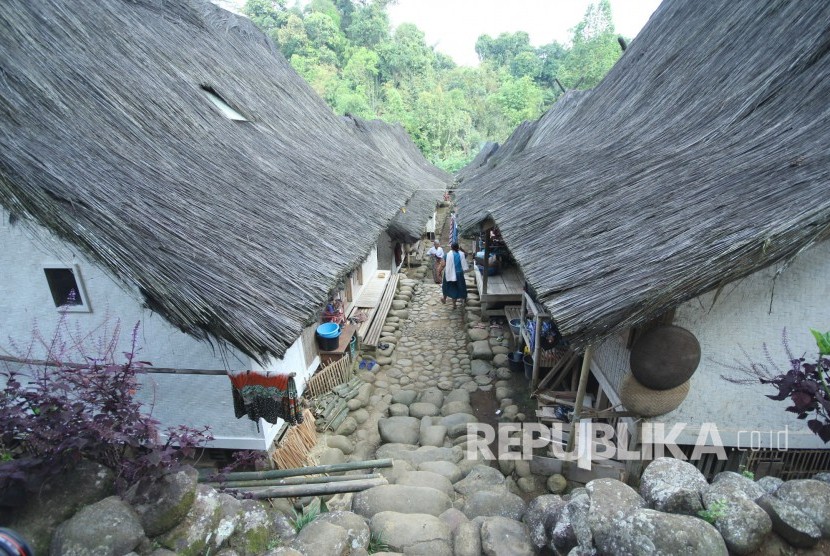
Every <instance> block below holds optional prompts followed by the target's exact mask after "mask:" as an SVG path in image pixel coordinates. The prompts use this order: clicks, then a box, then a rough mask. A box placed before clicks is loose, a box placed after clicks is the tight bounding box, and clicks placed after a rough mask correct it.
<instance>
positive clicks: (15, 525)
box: [4, 460, 115, 554]
mask: <svg viewBox="0 0 830 556" xmlns="http://www.w3.org/2000/svg"><path fill="white" fill-rule="evenodd" d="M114 482H115V474H114V473H113V472H112V471H111V470H110V469H109V468H107V467H104V466H103V465H101V464H98V463H95V462H91V461H87V460H82V461H80V462H78V464H77V465H76V466H75V467H74V468H73V469H71V470H68V471H65V472H63V473H60V474H58V475H55V476H53V477H50V478H48V479H46V480H45V481H43V483H42V484H41V485H39V487H38V489H37V491H36V492H34V493H31V494H27V493H26V492H25V490H24V489H23V487H21V490H20V493H21V497H22V498H21V499H20V500H26V504H25V505H24V506H22V507H16V508H15V509H14V511H13V513H12V515H11V518H10V520H9V522H8V523H6V524H4V525H6V526H8V527H10V528H12V529H14V530H15V531H17V532H18V533H20V534H21V535H22V536H23V538H25V539H26V540H28V541H29V544H31V545H32V548H33V549H34V551H35V553H36V554H48V552H49V545H50V543H51V540H52V534H53V532H54V531H55V529H56V528H57V527H58V525H60V524H61V523H63V522H64V521H66V520H67V519H69V518H70V517H72V516H73V515H74V514H75V513H76V512H77V511H78V510H79V509H81V508H83V507H84V506H87V505H89V504H92V503H95V502H97V501H99V500H101V499H103V498H106V497H107V496H109V495H110V494H113V492H114V486H113V485H114ZM6 501H7V502H8V500H6Z"/></svg>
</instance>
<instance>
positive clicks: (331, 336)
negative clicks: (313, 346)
mask: <svg viewBox="0 0 830 556" xmlns="http://www.w3.org/2000/svg"><path fill="white" fill-rule="evenodd" d="M339 344H340V325H338V324H337V323H334V322H325V323H323V324H321V325H320V326H318V327H317V346H318V347H319V348H320V351H336V350H337V346H338V345H339Z"/></svg>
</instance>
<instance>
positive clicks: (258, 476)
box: [199, 458, 392, 483]
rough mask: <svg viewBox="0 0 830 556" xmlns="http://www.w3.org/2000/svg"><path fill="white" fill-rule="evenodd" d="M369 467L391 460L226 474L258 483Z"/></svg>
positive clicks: (236, 479) (233, 479) (381, 464)
mask: <svg viewBox="0 0 830 556" xmlns="http://www.w3.org/2000/svg"><path fill="white" fill-rule="evenodd" d="M370 467H392V460H391V459H388V458H387V459H372V460H366V461H352V462H347V463H332V464H329V465H315V466H312V467H296V468H294V469H272V470H269V471H236V472H233V473H227V474H226V475H225V476H226V477H227V478H228V480H229V481H258V480H262V479H281V478H283V477H298V476H300V475H316V474H320V473H336V472H338V471H355V470H357V469H368V468H370ZM199 482H202V483H204V482H207V477H199Z"/></svg>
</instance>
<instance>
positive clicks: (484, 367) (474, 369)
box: [467, 359, 496, 401]
mask: <svg viewBox="0 0 830 556" xmlns="http://www.w3.org/2000/svg"><path fill="white" fill-rule="evenodd" d="M495 370H496V369H495V367H493V365H491V364H490V363H489V362H487V361H483V360H481V359H473V360H472V361H470V374H471V375H472V376H492V375H493V373H494V372H495ZM467 401H469V398H468V399H467Z"/></svg>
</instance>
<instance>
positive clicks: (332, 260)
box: [0, 0, 416, 358]
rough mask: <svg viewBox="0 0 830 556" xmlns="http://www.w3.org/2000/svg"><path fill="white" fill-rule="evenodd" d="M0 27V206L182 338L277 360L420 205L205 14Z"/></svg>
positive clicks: (179, 6)
mask: <svg viewBox="0 0 830 556" xmlns="http://www.w3.org/2000/svg"><path fill="white" fill-rule="evenodd" d="M0 29H2V33H0V67H2V68H3V72H4V80H3V82H2V83H0V106H2V107H3V109H2V110H0V205H2V206H4V207H6V208H7V209H8V210H9V211H10V212H11V213H13V214H15V215H16V216H20V217H28V218H29V219H31V221H32V222H36V223H38V224H40V225H43V226H45V227H47V228H48V229H49V230H51V231H52V232H53V233H54V234H55V235H56V236H58V237H60V238H62V239H64V240H67V241H68V242H70V243H71V244H73V245H75V246H77V247H78V248H80V250H82V251H83V252H84V253H85V254H86V255H88V256H89V257H90V258H91V259H92V260H93V261H94V262H96V263H98V264H100V265H101V266H102V267H104V268H106V269H107V270H109V271H110V272H111V273H112V274H113V275H114V276H116V277H118V278H119V279H121V280H123V281H124V282H125V283H126V284H127V285H129V286H130V287H134V288H136V289H138V290H139V291H140V292H141V293H142V295H143V296H144V298H145V302H146V303H147V305H148V306H150V307H152V308H153V309H154V310H156V311H157V312H159V313H160V314H161V315H162V316H164V317H165V318H166V319H167V320H169V321H170V322H171V323H173V324H174V325H176V326H178V327H180V328H181V329H182V330H184V331H186V332H188V333H191V334H193V335H196V336H199V337H206V336H213V337H216V338H218V339H220V340H221V341H225V342H229V343H231V344H233V345H235V346H237V347H238V348H240V349H241V350H243V351H244V352H246V353H248V354H250V355H252V356H255V357H258V358H267V357H270V356H276V357H281V356H282V355H283V354H284V352H285V350H286V349H287V348H288V346H290V345H291V344H292V343H293V342H294V341H295V340H296V338H297V337H298V336H299V334H300V333H301V331H302V327H303V325H304V324H307V323H309V322H311V321H313V320H315V318H316V313H317V312H318V311H319V309H320V308H321V307H322V305H323V304H324V303H325V302H326V299H327V296H328V293H329V291H330V290H331V289H332V288H334V287H335V286H336V285H337V284H338V282H339V281H340V280H342V278H343V276H344V275H345V274H346V273H347V272H349V271H350V270H351V269H352V268H354V267H355V266H356V265H358V264H359V263H360V261H361V260H362V258H364V257H365V256H366V254H368V252H369V251H370V250H371V249H372V247H373V246H374V244H375V242H376V241H377V238H378V236H379V234H380V232H381V231H382V230H383V229H385V227H386V225H387V224H388V222H389V220H391V218H392V217H393V215H394V214H395V213H396V211H397V210H398V209H399V208H400V206H402V205H403V204H404V203H405V201H406V199H408V198H409V197H410V196H411V194H412V192H413V191H414V190H415V187H416V184H415V183H414V182H412V181H411V180H410V179H408V178H406V177H401V176H400V170H399V168H398V167H396V165H395V164H394V163H392V162H391V161H389V160H386V159H385V158H383V157H381V156H378V153H377V152H376V151H374V150H372V149H370V148H368V147H367V146H365V145H364V144H363V143H361V142H358V141H355V140H354V138H353V136H352V135H351V134H350V132H349V131H348V129H347V128H346V126H345V125H344V124H343V123H342V122H341V121H340V120H339V119H338V118H337V116H335V115H334V114H333V113H331V110H330V109H329V108H328V107H327V106H326V105H325V103H324V102H323V101H322V99H320V98H319V97H318V96H317V95H316V94H315V93H314V91H313V90H312V89H311V87H310V86H309V85H308V84H307V83H305V81H303V79H302V78H301V77H300V76H299V75H297V73H296V72H295V71H294V70H293V69H292V68H291V67H290V65H289V64H288V62H287V61H286V60H285V59H284V58H283V57H282V56H281V55H280V54H279V53H277V52H276V50H275V49H274V48H273V44H272V43H271V42H270V41H269V40H268V39H267V38H266V37H264V35H263V34H262V33H260V32H259V31H256V30H255V29H253V27H252V26H251V25H250V23H249V22H246V20H244V18H238V17H236V16H232V15H230V14H227V13H226V12H223V11H220V10H218V9H217V8H214V7H213V6H210V5H208V4H206V3H205V2H204V1H202V0H183V1H179V2H172V1H167V0H158V1H151V0H144V1H142V2H138V3H137V2H132V1H127V0H96V2H85V1H81V0H43V1H39V2H28V1H24V0H10V1H9V2H6V3H4V5H3V8H2V9H0ZM202 87H207V88H210V89H211V90H212V91H214V92H215V94H217V95H219V96H220V97H222V98H223V99H224V100H225V101H226V102H227V103H228V104H230V105H231V106H232V107H233V108H234V109H236V110H237V111H238V112H240V113H241V114H242V115H243V116H245V117H246V118H247V119H248V120H250V121H248V122H238V121H232V120H230V119H227V118H226V117H225V116H223V115H222V114H221V113H220V112H219V111H218V110H217V109H216V107H215V106H213V105H212V103H211V101H210V100H209V99H208V98H207V96H206V91H204V90H202ZM394 179H398V180H399V182H400V187H399V188H397V189H396V190H394V191H390V190H389V188H388V184H389V183H390V182H391V181H393V180H394ZM335 215H336V219H335ZM343 222H346V223H348V225H347V226H344V225H343Z"/></svg>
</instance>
